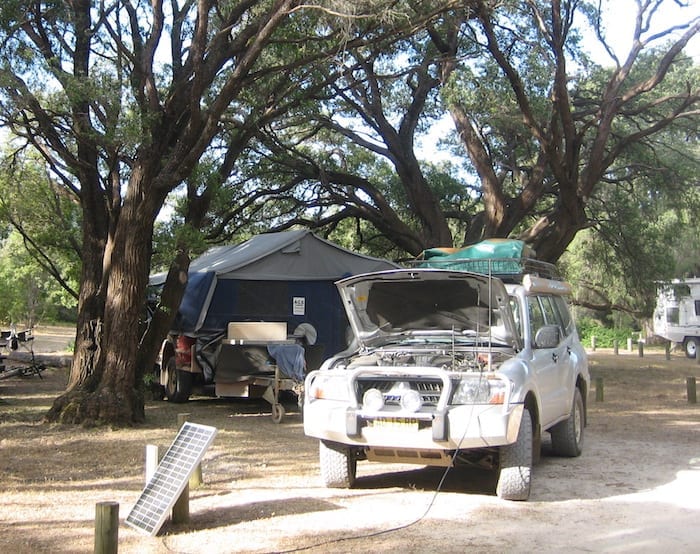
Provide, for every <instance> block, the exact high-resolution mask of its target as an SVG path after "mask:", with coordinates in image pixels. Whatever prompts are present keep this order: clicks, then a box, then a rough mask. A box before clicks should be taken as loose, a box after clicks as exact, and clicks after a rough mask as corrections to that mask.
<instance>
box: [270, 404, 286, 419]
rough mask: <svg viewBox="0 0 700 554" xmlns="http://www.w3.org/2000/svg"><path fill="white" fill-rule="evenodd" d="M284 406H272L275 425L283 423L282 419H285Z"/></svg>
mask: <svg viewBox="0 0 700 554" xmlns="http://www.w3.org/2000/svg"><path fill="white" fill-rule="evenodd" d="M284 414H285V410H284V406H282V404H273V405H272V422H273V423H281V422H282V419H284Z"/></svg>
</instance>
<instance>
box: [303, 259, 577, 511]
mask: <svg viewBox="0 0 700 554" xmlns="http://www.w3.org/2000/svg"><path fill="white" fill-rule="evenodd" d="M518 263H520V262H518ZM504 280H506V279H499V278H497V277H495V276H493V275H485V274H479V273H471V272H467V271H461V270H459V271H454V270H443V269H400V270H392V271H385V272H380V273H372V274H365V275H359V276H354V277H350V278H347V279H344V280H342V281H339V282H338V288H339V290H340V294H341V297H342V299H343V301H344V304H345V308H346V310H347V313H348V316H349V319H350V323H351V326H352V329H353V331H354V334H355V338H356V340H357V343H358V344H357V348H354V349H352V350H349V351H345V352H342V353H340V354H337V355H336V356H334V357H333V358H331V359H329V360H326V362H325V363H324V364H323V365H322V366H321V368H320V369H319V370H318V371H314V372H312V373H310V374H309V375H308V377H307V379H306V383H305V391H306V394H305V399H304V431H305V433H306V434H307V435H308V436H311V437H315V438H318V439H320V469H321V475H322V478H323V480H324V482H325V484H326V486H329V487H351V486H352V485H353V483H354V481H355V473H356V467H357V461H358V460H370V461H380V462H400V463H416V464H424V465H430V466H444V467H446V466H453V465H456V464H479V465H481V466H483V465H486V466H487V467H491V468H492V469H497V470H498V472H499V479H498V485H497V489H496V493H497V494H498V496H499V497H501V498H505V499H509V500H526V499H527V498H528V497H529V494H530V475H531V468H532V464H533V462H534V461H536V460H537V459H538V458H539V453H540V443H541V437H542V433H543V432H545V431H547V432H549V433H550V435H551V442H552V450H553V452H554V453H555V454H558V455H562V456H578V455H579V454H580V453H581V448H582V445H583V430H584V426H585V423H586V394H587V391H588V387H589V381H590V377H589V373H588V363H587V359H586V353H585V351H584V349H583V348H582V346H581V344H580V343H579V339H578V335H577V331H576V327H575V325H574V321H573V319H572V317H571V315H570V313H569V310H568V307H567V304H566V301H565V298H564V297H565V296H566V295H567V294H568V293H569V286H568V285H567V284H566V283H564V282H562V281H559V280H555V279H551V278H544V277H539V276H534V275H532V274H525V275H522V274H521V275H518V276H517V277H514V276H510V278H509V279H508V280H510V281H513V282H510V283H508V282H505V283H504Z"/></svg>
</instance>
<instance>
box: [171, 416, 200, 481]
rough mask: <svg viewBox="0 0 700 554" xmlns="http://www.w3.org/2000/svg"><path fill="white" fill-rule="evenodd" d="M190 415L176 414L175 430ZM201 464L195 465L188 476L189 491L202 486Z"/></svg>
mask: <svg viewBox="0 0 700 554" xmlns="http://www.w3.org/2000/svg"><path fill="white" fill-rule="evenodd" d="M189 416H190V414H177V428H178V429H179V428H180V427H182V426H183V425H184V424H185V422H186V421H188V419H187V418H188V417H189ZM202 482H203V481H202V464H197V467H196V468H194V471H193V472H192V475H190V488H191V489H196V488H197V487H199V486H201V485H202Z"/></svg>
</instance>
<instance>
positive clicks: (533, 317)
mask: <svg viewBox="0 0 700 554" xmlns="http://www.w3.org/2000/svg"><path fill="white" fill-rule="evenodd" d="M527 311H528V315H529V317H530V332H531V333H532V340H533V341H534V340H535V339H534V337H535V334H536V333H537V331H538V330H539V329H540V328H541V327H543V326H544V314H543V313H542V306H540V301H539V299H538V297H537V296H529V297H528V299H527Z"/></svg>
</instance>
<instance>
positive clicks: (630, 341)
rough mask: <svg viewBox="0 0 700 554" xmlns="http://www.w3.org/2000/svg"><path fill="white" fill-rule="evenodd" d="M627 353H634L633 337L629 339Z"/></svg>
mask: <svg viewBox="0 0 700 554" xmlns="http://www.w3.org/2000/svg"><path fill="white" fill-rule="evenodd" d="M627 352H632V337H629V338H628V339H627Z"/></svg>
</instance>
